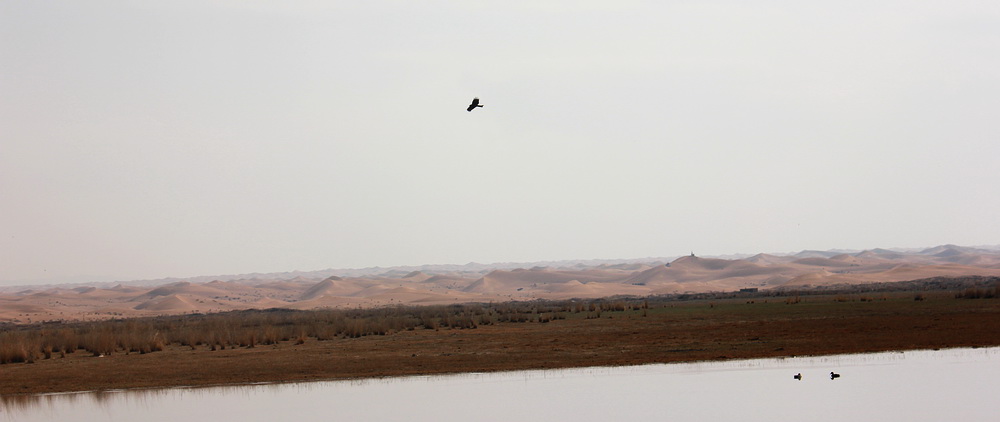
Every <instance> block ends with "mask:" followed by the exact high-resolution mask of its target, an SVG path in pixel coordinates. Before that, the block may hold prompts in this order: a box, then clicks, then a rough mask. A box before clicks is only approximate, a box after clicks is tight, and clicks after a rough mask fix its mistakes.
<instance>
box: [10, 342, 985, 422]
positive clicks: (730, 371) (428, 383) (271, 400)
mask: <svg viewBox="0 0 1000 422" xmlns="http://www.w3.org/2000/svg"><path fill="white" fill-rule="evenodd" d="M831 371H836V372H838V373H840V374H841V375H842V376H841V377H840V378H838V379H836V380H831V379H830V377H829V373H830V372H831ZM796 373H802V376H803V379H802V380H801V381H797V380H795V379H793V378H792V376H793V375H795V374H796ZM998 392H1000V348H981V349H948V350H941V351H929V350H928V351H910V352H892V353H876V354H864V355H837V356H825V357H804V358H785V359H753V360H739V361H727V362H702V363H689V364H668V365H643V366H631V367H614V368H585V369H572V370H552V371H518V372H505V373H493V374H464V375H453V376H430V377H404V378H384V379H376V380H363V381H327V382H310V383H295V384H262V385H249V386H230V387H208V388H171V389H158V390H141V391H115V392H101V393H94V392H90V393H74V394H49V395H40V396H29V397H7V398H0V406H2V408H0V421H19V422H29V421H73V422H84V421H123V422H124V421H141V422H153V421H223V422H228V421H234V422H235V421H239V422H246V421H270V422H273V421H410V422H412V421H463V422H468V421H574V422H577V421H602V422H606V421H628V420H636V421H638V420H669V421H707V420H726V421H735V420H740V421H768V422H773V421H804V420H805V421H833V420H836V421H935V422H937V421H956V420H961V421H992V420H997V419H996V418H997V417H998V416H997V415H1000V409H998V407H997V393H998Z"/></svg>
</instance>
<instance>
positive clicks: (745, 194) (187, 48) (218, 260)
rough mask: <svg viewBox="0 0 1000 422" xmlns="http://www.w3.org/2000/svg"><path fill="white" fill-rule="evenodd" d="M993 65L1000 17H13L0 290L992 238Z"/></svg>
mask: <svg viewBox="0 0 1000 422" xmlns="http://www.w3.org/2000/svg"><path fill="white" fill-rule="evenodd" d="M998 69H1000V3H997V2H995V1H961V0H959V1H954V0H952V1H914V0H906V1H870V0H866V1H850V0H841V1H827V2H803V1H792V0H789V1H753V2H748V1H713V0H697V1H694V0H692V1H649V2H644V1H634V2H630V1H546V0H527V1H512V0H504V1H483V2H477V1H468V0H466V1H319V0H317V1H283V2H278V1H274V2H265V1H237V0H232V1H225V0H208V1H206V0H198V1H183V0H180V1H176V0H175V1H168V2H151V1H144V0H143V1H101V0H94V1H87V2H81V1H44V2H43V1H20V0H9V1H3V2H0V282H3V283H6V284H10V283H34V282H65V281H74V282H80V281H112V280H130V279H148V278H162V277H189V276H197V275H215V274H235V273H248V272H275V271H291V270H303V271H306V270H317V269H325V268H352V267H367V266H394V265H419V264H464V263H467V262H470V261H475V262H482V263H490V262H502V261H540V260H559V259H590V258H609V259H610V258H640V257H649V256H674V255H681V254H687V253H690V252H691V251H694V252H696V253H699V254H703V255H713V254H729V253H757V252H787V251H797V250H802V249H834V248H845V249H866V248H876V247H923V246H934V245H939V244H944V243H955V244H960V245H981V244H997V243H1000V217H998V215H1000V183H998V181H1000V114H998V112H1000V71H998ZM474 96H478V97H479V98H481V100H482V103H483V104H484V105H485V107H483V108H479V109H476V110H474V111H473V112H471V113H470V112H467V111H466V110H465V107H466V106H467V105H468V104H469V102H470V100H472V98H473V97H474Z"/></svg>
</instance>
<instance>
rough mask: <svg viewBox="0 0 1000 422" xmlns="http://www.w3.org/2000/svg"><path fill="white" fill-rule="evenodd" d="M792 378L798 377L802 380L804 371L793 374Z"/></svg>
mask: <svg viewBox="0 0 1000 422" xmlns="http://www.w3.org/2000/svg"><path fill="white" fill-rule="evenodd" d="M792 378H795V379H797V380H799V381H802V373H801V372H799V373H797V374H795V375H792Z"/></svg>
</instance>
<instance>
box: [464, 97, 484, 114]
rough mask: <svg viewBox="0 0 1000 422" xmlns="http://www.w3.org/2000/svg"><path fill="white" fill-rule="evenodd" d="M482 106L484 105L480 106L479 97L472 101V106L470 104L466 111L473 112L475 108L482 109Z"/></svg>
mask: <svg viewBox="0 0 1000 422" xmlns="http://www.w3.org/2000/svg"><path fill="white" fill-rule="evenodd" d="M482 106H483V105H482V104H479V97H476V98H473V99H472V104H469V108H467V109H465V110H466V111H472V110H473V109H474V108H476V107H482Z"/></svg>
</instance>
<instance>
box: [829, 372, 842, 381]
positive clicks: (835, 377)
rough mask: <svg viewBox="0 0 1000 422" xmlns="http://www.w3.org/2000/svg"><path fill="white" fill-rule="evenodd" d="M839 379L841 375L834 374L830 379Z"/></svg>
mask: <svg viewBox="0 0 1000 422" xmlns="http://www.w3.org/2000/svg"><path fill="white" fill-rule="evenodd" d="M837 378H840V374H837V373H833V372H831V373H830V379H837Z"/></svg>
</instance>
